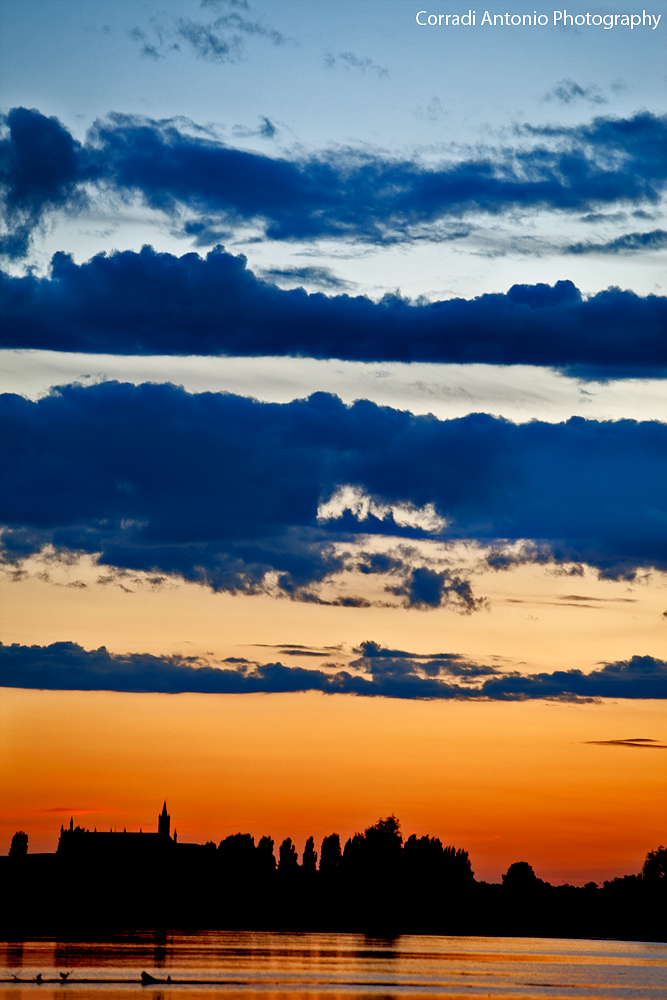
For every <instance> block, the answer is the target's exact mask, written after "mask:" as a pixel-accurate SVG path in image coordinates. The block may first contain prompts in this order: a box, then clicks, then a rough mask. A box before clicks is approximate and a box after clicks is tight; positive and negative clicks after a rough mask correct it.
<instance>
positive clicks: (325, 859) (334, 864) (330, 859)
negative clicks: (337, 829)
mask: <svg viewBox="0 0 667 1000" xmlns="http://www.w3.org/2000/svg"><path fill="white" fill-rule="evenodd" d="M340 861H341V852H340V837H339V836H338V834H337V833H332V834H330V835H329V836H328V837H325V838H324V840H323V841H322V846H321V847H320V871H321V872H322V874H323V875H327V876H329V875H333V873H334V872H335V871H336V870H337V869H338V866H339V865H340Z"/></svg>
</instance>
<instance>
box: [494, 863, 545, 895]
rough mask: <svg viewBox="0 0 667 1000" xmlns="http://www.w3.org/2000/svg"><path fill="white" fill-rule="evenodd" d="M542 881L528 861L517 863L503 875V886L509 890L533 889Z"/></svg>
mask: <svg viewBox="0 0 667 1000" xmlns="http://www.w3.org/2000/svg"><path fill="white" fill-rule="evenodd" d="M541 881H542V880H541V879H538V877H537V875H536V874H535V872H534V871H533V866H532V865H529V864H528V862H527V861H515V862H514V864H513V865H510V866H509V868H508V869H507V871H506V872H505V874H504V875H503V885H504V886H507V888H508V889H531V888H534V887H535V886H536V885H539V884H541Z"/></svg>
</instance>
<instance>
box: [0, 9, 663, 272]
mask: <svg viewBox="0 0 667 1000" xmlns="http://www.w3.org/2000/svg"><path fill="white" fill-rule="evenodd" d="M226 16H228V17H229V18H232V17H236V16H239V17H240V15H236V14H230V15H226ZM193 37H194V36H193ZM200 44H201V45H203V44H204V40H201V41H200ZM206 44H207V45H212V44H213V43H212V41H211V40H210V39H209V41H207V42H206ZM6 124H7V127H8V136H7V137H6V138H5V139H3V140H2V143H1V144H0V178H2V184H3V187H4V189H5V192H6V199H7V206H10V207H11V206H13V205H14V203H15V202H16V199H17V197H20V196H21V195H20V193H21V192H23V195H22V196H23V197H25V198H28V199H29V200H30V199H33V200H34V199H37V201H38V202H39V205H40V208H39V213H38V215H37V216H36V217H33V216H32V215H30V213H28V214H27V215H26V214H24V215H21V214H19V215H17V214H16V212H14V214H12V213H10V215H9V218H8V231H7V237H6V240H5V245H4V246H5V253H6V254H7V255H11V256H14V257H19V256H22V255H24V254H25V252H26V249H27V241H28V239H29V236H30V233H31V231H32V228H34V226H35V225H36V224H37V222H38V221H39V219H40V218H41V216H42V214H43V212H44V211H46V209H47V208H48V209H49V210H56V209H58V210H67V209H68V208H72V207H76V198H77V197H80V196H81V190H82V187H81V186H82V185H83V184H84V183H85V184H87V185H88V189H89V190H92V189H93V188H94V187H95V186H97V190H98V191H100V192H102V191H107V192H112V193H114V192H115V193H117V194H120V195H122V196H123V197H129V196H137V197H139V198H140V199H141V200H142V202H143V203H144V205H146V206H147V207H149V208H151V209H153V210H155V211H159V212H160V213H162V214H166V215H167V216H169V217H170V218H171V219H172V220H174V221H178V220H179V219H180V218H181V216H182V214H183V213H184V212H187V213H191V214H192V213H194V214H196V215H197V214H202V215H204V216H205V217H207V218H210V217H211V216H212V215H217V216H218V225H219V227H223V228H230V227H234V228H237V227H239V226H248V225H253V226H255V227H259V228H260V229H261V230H262V231H263V233H264V234H265V236H266V237H268V238H270V239H275V240H313V239H318V238H327V239H339V238H342V239H345V240H354V241H361V242H366V243H376V244H377V243H387V242H395V241H397V240H406V239H412V238H413V237H414V235H415V234H420V235H423V234H424V227H427V230H428V228H429V227H430V229H431V231H434V230H433V227H434V226H435V227H436V229H437V226H438V225H439V224H442V223H443V222H446V221H447V220H450V221H451V220H452V219H459V218H461V217H462V216H465V215H470V214H477V215H479V214H482V215H487V216H489V215H491V216H497V215H499V214H502V213H508V212H516V211H538V210H539V211H542V210H545V209H546V210H551V211H555V212H566V213H570V212H577V213H581V212H591V211H593V210H595V209H601V208H604V207H609V206H617V205H634V206H635V207H642V206H646V205H652V204H657V203H658V201H659V200H660V198H661V195H662V192H663V191H664V187H665V183H666V181H667V166H666V165H665V160H664V156H663V147H664V140H665V133H666V131H667V117H665V118H659V117H656V116H654V115H651V114H648V113H642V114H638V115H635V116H634V117H633V118H630V119H619V118H616V119H612V118H596V119H594V121H593V122H592V123H591V124H590V125H588V126H576V127H571V128H534V127H531V126H529V125H526V126H523V127H522V128H520V129H517V130H516V143H517V144H516V147H515V148H514V149H512V148H507V147H501V148H489V149H487V150H478V151H474V152H471V153H470V155H469V156H468V157H467V158H461V157H459V158H457V159H449V160H444V161H443V162H441V163H439V164H431V163H429V164H426V163H422V162H421V161H419V160H417V159H414V158H412V159H409V158H407V159H406V158H402V159H401V158H397V157H388V156H386V155H385V154H383V153H380V152H373V151H370V150H363V151H360V150H350V149H342V150H340V149H339V150H333V151H329V152H323V153H319V154H311V155H304V156H302V157H300V158H293V159H287V158H284V157H282V158H281V157H269V156H266V155H263V154H260V153H255V152H249V151H244V150H240V149H236V148H233V147H230V146H228V145H226V144H224V143H223V142H221V141H220V140H219V139H216V138H215V137H214V136H212V135H210V134H201V132H202V130H200V129H197V127H196V126H194V125H193V123H186V122H184V121H183V120H181V119H171V120H170V119H168V120H164V121H156V120H154V119H150V118H144V117H140V116H136V115H123V114H112V115H110V116H109V117H108V118H107V119H106V120H103V121H98V122H96V124H95V125H94V127H93V128H92V129H91V130H90V132H89V135H88V139H87V142H86V144H85V145H84V146H80V145H79V144H77V143H75V141H74V140H73V138H72V137H71V135H70V134H69V132H67V130H66V129H65V128H64V126H62V125H60V124H59V123H58V122H56V121H55V120H54V119H49V118H46V117H44V116H43V115H41V114H40V113H39V112H38V111H28V110H26V109H24V108H16V109H14V110H13V111H11V112H10V113H9V115H8V116H7V118H6ZM186 126H187V128H186ZM50 135H56V136H57V140H58V143H59V144H60V146H62V148H63V149H64V150H65V151H66V153H67V155H66V157H65V161H64V163H63V161H62V157H61V158H60V159H59V158H58V157H56V158H55V159H53V160H52V159H51V158H49V157H48V156H47V157H46V158H44V156H43V149H44V145H45V143H46V142H48V137H49V136H50ZM526 145H527V146H528V148H524V147H525V146H526ZM59 148H60V147H59ZM63 171H64V172H63ZM40 185H41V187H40ZM44 185H46V188H48V190H49V191H50V192H52V193H53V197H46V196H44V195H43V194H40V193H39V192H40V191H42V189H43V188H44ZM31 203H32V202H31ZM434 232H435V231H434Z"/></svg>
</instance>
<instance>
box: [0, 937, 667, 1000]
mask: <svg viewBox="0 0 667 1000" xmlns="http://www.w3.org/2000/svg"><path fill="white" fill-rule="evenodd" d="M67 970H71V971H70V974H69V978H70V979H71V980H82V979H86V980H91V981H92V982H89V983H81V982H76V981H75V982H67V983H65V984H60V982H58V983H57V984H49V983H43V984H42V985H38V984H37V982H35V977H36V976H37V975H38V974H40V973H41V975H42V977H43V978H44V979H51V978H54V979H56V980H58V979H59V973H60V972H65V971H67ZM142 971H145V972H148V973H149V974H150V975H152V976H154V977H155V978H158V979H164V980H166V978H167V975H169V976H171V978H172V980H174V981H175V982H174V983H172V984H171V985H164V986H162V985H149V986H141V985H139V981H140V976H141V972H142ZM12 974H14V975H17V976H18V977H19V978H20V979H22V980H31V979H32V982H27V983H26V982H23V983H15V982H12V983H7V982H6V980H7V979H11V976H12ZM0 978H2V979H4V980H5V982H2V983H0V1000H35V998H36V996H37V994H39V997H40V1000H55V998H56V997H57V998H58V1000H65V997H70V1000H84V998H87V997H90V998H91V1000H92V998H93V997H95V998H97V1000H102V995H103V998H104V1000H114V998H116V997H117V998H118V1000H138V997H139V996H142V997H143V998H145V1000H169V997H170V996H171V995H176V996H175V997H174V1000H177V997H180V998H181V1000H185V997H184V996H183V994H184V993H187V994H188V998H187V1000H211V995H212V993H221V994H224V1000H235V998H236V1000H253V998H256V1000H260V998H261V1000H289V998H291V997H294V998H298V1000H307V998H313V1000H315V998H321V1000H334V998H336V997H340V998H341V1000H343V998H345V1000H360V998H362V997H368V998H369V1000H370V998H380V997H381V998H387V1000H389V998H392V997H401V998H403V997H405V998H408V997H411V996H413V995H414V996H418V997H420V998H426V997H429V996H446V997H450V998H454V997H457V998H458V997H461V998H463V997H491V998H492V1000H502V998H512V997H517V998H524V997H536V998H542V997H550V998H569V1000H576V998H581V997H592V998H600V997H603V998H607V997H609V998H614V997H618V998H629V1000H631V998H637V1000H639V998H646V1000H667V945H665V944H652V943H643V942H636V941H630V942H628V941H575V940H556V939H550V938H484V937H449V938H448V937H427V936H420V937H412V936H409V935H404V936H401V937H398V938H394V939H391V940H386V939H381V940H379V939H374V938H367V937H364V936H363V935H360V934H287V933H285V934H272V933H260V932H258V933H249V932H247V933H246V932H244V933H238V932H231V931H229V932H228V931H215V932H200V933H192V934H180V933H179V934H176V933H174V934H167V935H166V937H164V938H162V939H156V938H154V937H152V936H149V935H143V936H136V935H134V936H132V937H127V938H124V939H121V940H117V941H115V942H114V943H112V944H109V943H103V944H91V943H88V942H70V943H69V944H64V943H58V942H55V941H46V940H45V941H25V942H22V943H15V944H6V943H0ZM110 980H111V982H110ZM114 980H115V982H114ZM178 980H181V981H182V980H186V981H188V983H189V984H183V983H180V984H179V983H178Z"/></svg>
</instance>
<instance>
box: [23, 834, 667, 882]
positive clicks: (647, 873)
mask: <svg viewBox="0 0 667 1000" xmlns="http://www.w3.org/2000/svg"><path fill="white" fill-rule="evenodd" d="M16 836H18V834H17V835H16ZM12 843H13V841H12ZM642 877H643V878H645V879H647V880H648V881H650V882H653V881H657V880H658V879H664V878H666V877H667V847H663V846H662V845H661V846H660V847H658V848H656V850H655V851H649V852H648V854H647V855H646V861H645V862H644V865H643V867H642Z"/></svg>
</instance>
